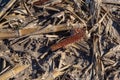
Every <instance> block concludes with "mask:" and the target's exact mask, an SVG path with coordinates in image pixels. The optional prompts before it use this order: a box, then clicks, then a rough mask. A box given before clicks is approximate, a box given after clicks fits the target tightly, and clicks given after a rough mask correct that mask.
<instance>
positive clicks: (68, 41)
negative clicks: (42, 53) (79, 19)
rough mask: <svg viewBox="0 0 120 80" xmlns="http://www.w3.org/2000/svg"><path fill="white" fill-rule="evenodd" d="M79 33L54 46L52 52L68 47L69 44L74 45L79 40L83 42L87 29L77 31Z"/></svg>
mask: <svg viewBox="0 0 120 80" xmlns="http://www.w3.org/2000/svg"><path fill="white" fill-rule="evenodd" d="M77 32H78V33H76V34H74V35H72V36H70V37H68V38H66V39H64V40H62V41H60V42H58V43H56V44H54V45H52V46H51V47H50V48H51V50H52V51H55V50H57V49H59V48H62V47H65V46H67V45H68V44H71V43H74V42H76V41H78V40H81V39H82V38H83V37H84V36H85V28H82V29H79V30H77Z"/></svg>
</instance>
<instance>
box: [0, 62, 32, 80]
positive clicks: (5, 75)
mask: <svg viewBox="0 0 120 80" xmlns="http://www.w3.org/2000/svg"><path fill="white" fill-rule="evenodd" d="M29 66H30V65H20V64H18V65H16V66H15V67H13V68H12V69H10V70H9V71H7V72H5V73H3V74H2V75H0V80H8V79H9V78H12V77H14V76H15V75H17V74H19V73H20V72H22V71H23V70H25V69H26V68H28V67H29Z"/></svg>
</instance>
